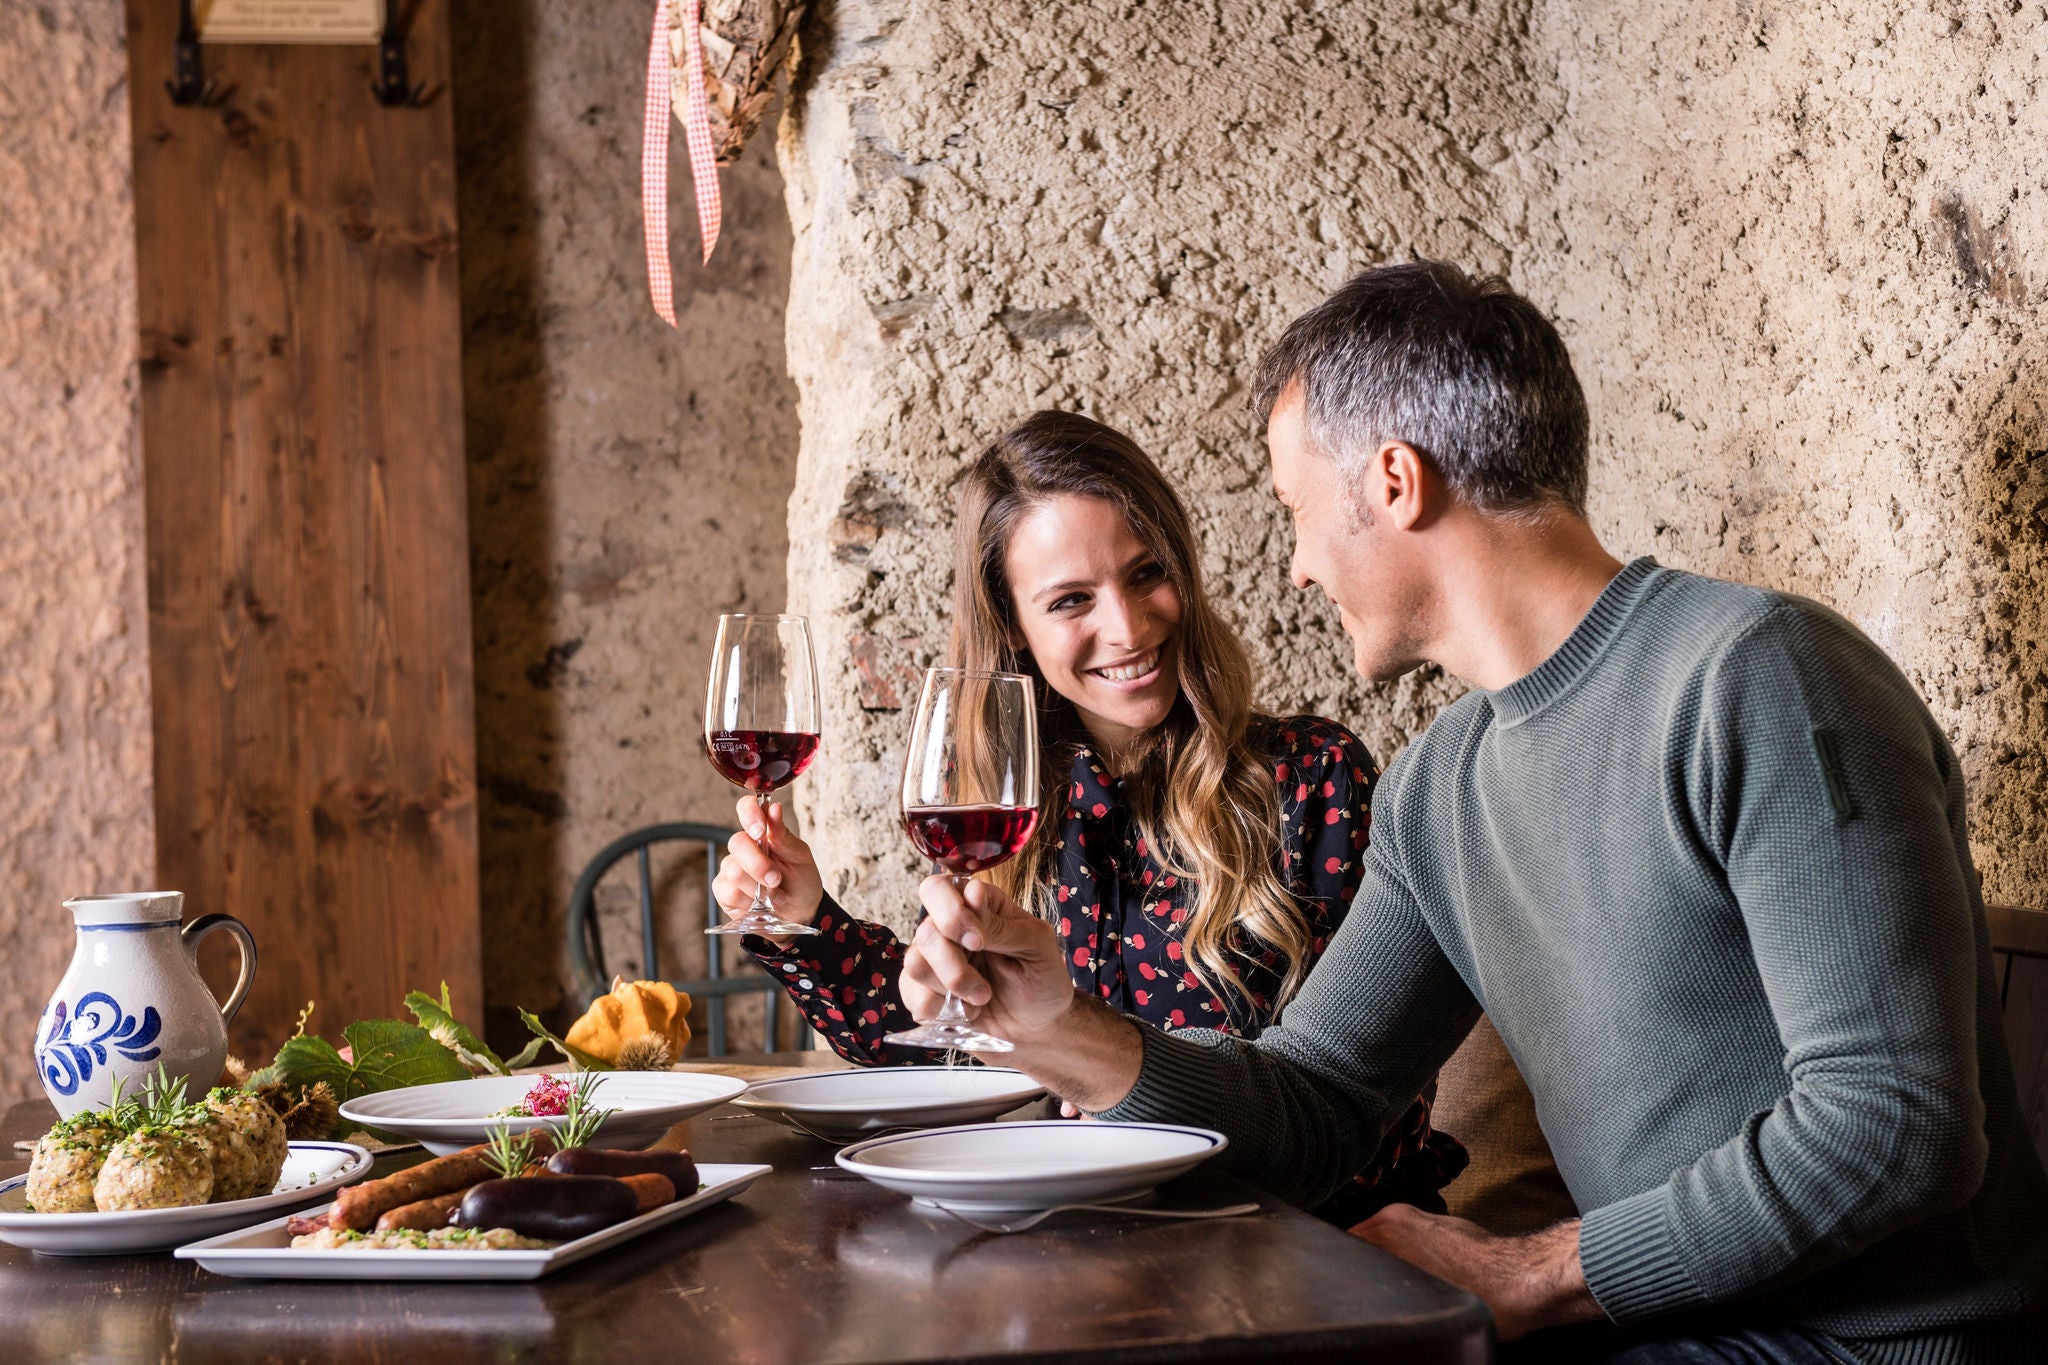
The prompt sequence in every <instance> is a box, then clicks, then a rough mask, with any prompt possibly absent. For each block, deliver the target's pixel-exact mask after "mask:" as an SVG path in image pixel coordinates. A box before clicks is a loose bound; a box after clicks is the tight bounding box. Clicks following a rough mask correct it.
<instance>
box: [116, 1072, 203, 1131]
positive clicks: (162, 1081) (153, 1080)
mask: <svg viewBox="0 0 2048 1365" xmlns="http://www.w3.org/2000/svg"><path fill="white" fill-rule="evenodd" d="M131 1103H132V1107H133V1108H134V1110H135V1124H134V1127H135V1128H169V1127H174V1126H175V1125H177V1124H178V1123H180V1122H182V1121H184V1120H185V1119H187V1118H189V1117H191V1115H192V1111H193V1110H195V1109H204V1108H205V1107H206V1106H205V1105H203V1104H188V1103H186V1102H185V1078H184V1077H182V1076H180V1077H179V1078H178V1079H177V1080H176V1081H173V1080H172V1079H171V1077H170V1073H169V1072H168V1071H166V1070H165V1069H164V1064H163V1063H162V1062H158V1063H157V1064H156V1075H154V1076H151V1077H150V1078H149V1079H148V1080H146V1081H144V1082H143V1083H142V1099H141V1101H140V1102H139V1103H134V1102H131ZM130 1131H133V1129H131V1130H130Z"/></svg>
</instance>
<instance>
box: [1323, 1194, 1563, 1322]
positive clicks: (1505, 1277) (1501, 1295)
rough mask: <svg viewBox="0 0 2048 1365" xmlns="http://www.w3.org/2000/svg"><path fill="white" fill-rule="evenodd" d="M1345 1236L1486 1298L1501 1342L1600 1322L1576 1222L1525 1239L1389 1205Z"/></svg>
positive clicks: (1460, 1220)
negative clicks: (1582, 1260)
mask: <svg viewBox="0 0 2048 1365" xmlns="http://www.w3.org/2000/svg"><path fill="white" fill-rule="evenodd" d="M1351 1233H1352V1235H1353V1236H1354V1237H1363V1238H1364V1239H1365V1240H1366V1241H1368V1242H1371V1243H1372V1244H1373V1245H1374V1246H1376V1247H1379V1248H1381V1249H1382V1250H1385V1251H1390V1252H1392V1253H1393V1254H1394V1255H1396V1256H1399V1257H1400V1258H1401V1259H1402V1260H1404V1261H1406V1262H1408V1263H1409V1264H1410V1265H1413V1266H1417V1267H1419V1268H1421V1269H1423V1270H1426V1271H1428V1272H1429V1273H1430V1274H1432V1275H1434V1276H1436V1277H1437V1278H1438V1279H1440V1280H1449V1281H1450V1282H1451V1283H1452V1284H1455V1285H1457V1286H1458V1287H1459V1288H1461V1289H1466V1290H1469V1291H1471V1292H1472V1293H1474V1294H1476V1295H1478V1296H1479V1297H1480V1298H1482V1299H1484V1300H1486V1306H1487V1307H1488V1308H1491V1309H1492V1310H1493V1324H1494V1332H1495V1334H1496V1335H1497V1336H1498V1337H1499V1338H1500V1340H1502V1341H1513V1340H1514V1339H1515V1338H1517V1337H1520V1336H1525V1335H1527V1334H1528V1333H1530V1332H1534V1331H1537V1330H1538V1329H1540V1328H1544V1327H1562V1326H1564V1325H1565V1324H1567V1323H1573V1322H1591V1321H1594V1320H1596V1319H1598V1318H1599V1317H1601V1316H1602V1314H1601V1312H1600V1305H1599V1304H1598V1303H1596V1302H1595V1301H1594V1299H1593V1295H1592V1292H1591V1291H1590V1290H1588V1289H1587V1288H1586V1276H1585V1272H1584V1271H1582V1270H1581V1269H1580V1268H1579V1220H1578V1219H1576V1218H1574V1219H1571V1220H1570V1221H1568V1222H1563V1223H1559V1224H1558V1225H1557V1226H1555V1227H1550V1228H1545V1229H1544V1230H1543V1231H1541V1232H1537V1233H1531V1234H1530V1235H1529V1236H1527V1237H1496V1236H1494V1235H1493V1234H1492V1233H1490V1232H1488V1231H1486V1229H1484V1228H1482V1227H1480V1226H1479V1225H1478V1224H1477V1223H1468V1222H1466V1221H1465V1220H1464V1219H1462V1218H1449V1217H1445V1216H1443V1215H1441V1214H1434V1213H1424V1212H1423V1211H1422V1210H1421V1209H1418V1208H1415V1207H1414V1206H1413V1205H1409V1204H1390V1205H1388V1206H1387V1207H1386V1208H1384V1209H1381V1210H1380V1211H1379V1212H1378V1213H1376V1214H1374V1215H1373V1216H1372V1217H1370V1218H1368V1219H1366V1220H1365V1221H1364V1222H1363V1223H1360V1224H1359V1225H1358V1226H1357V1227H1355V1228H1353V1229H1351Z"/></svg>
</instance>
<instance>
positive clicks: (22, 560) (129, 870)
mask: <svg viewBox="0 0 2048 1365" xmlns="http://www.w3.org/2000/svg"><path fill="white" fill-rule="evenodd" d="M125 32H126V25H125V21H124V20H123V18H122V12H121V5H120V3H119V0H79V2H77V3H65V4H59V3H56V2H55V0H49V2H48V3H41V4H24V3H13V4H8V5H5V6H0V127H4V128H5V129H6V130H7V132H6V136H5V137H4V138H0V202H4V203H5V205H6V210H5V222H4V226H0V432H4V433H5V437H4V440H0V585H4V586H0V945H4V948H0V1105H4V1104H9V1103H12V1102H14V1101H15V1100H18V1099H23V1098H26V1097H28V1096H30V1095H37V1094H40V1093H41V1091H40V1090H39V1089H38V1087H37V1085H36V1081H35V1063H34V1057H33V1040H34V1038H35V1033H36V1023H37V1017H38V1015H39V1014H40V1013H41V1010H42V1007H43V1003H44V1002H45V1001H46V1000H47V999H48V998H49V995H50V992H51V991H52V990H53V989H55V987H56V985H57V981H58V978H59V977H61V976H62V975H63V974H64V968H65V964H66V963H67V962H69V961H70V957H71V948H72V934H71V917H70V916H69V915H68V914H66V913H65V911H64V908H63V902H64V900H65V898H66V897H69V896H77V895H84V894H88V893H92V892H105V891H135V890H147V889H150V888H152V887H153V886H154V885H155V880H154V879H155V867H156V837H155V821H154V817H153V815H152V809H151V779H150V715H149V655H148V645H149V638H148V637H149V630H148V621H147V616H146V610H147V609H146V604H145V601H144V587H143V574H144V563H143V546H142V467H141V455H140V450H139V448H138V446H137V443H136V418H135V224H134V209H133V206H132V202H131V199H130V193H129V173H128V166H129V157H128V87H127V79H128V59H127V51H126V41H125Z"/></svg>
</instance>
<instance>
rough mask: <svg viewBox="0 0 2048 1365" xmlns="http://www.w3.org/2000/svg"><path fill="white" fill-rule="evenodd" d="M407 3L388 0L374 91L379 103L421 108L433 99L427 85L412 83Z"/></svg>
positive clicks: (385, 4) (372, 88)
mask: <svg viewBox="0 0 2048 1365" xmlns="http://www.w3.org/2000/svg"><path fill="white" fill-rule="evenodd" d="M406 8H407V6H406V4H405V0H384V36H383V37H382V38H380V39H378V40H377V78H376V79H375V80H373V81H371V82H370V90H371V92H372V93H374V94H375V95H376V96H377V103H379V104H382V105H386V106H390V107H406V108H415V109H416V108H418V107H419V106H420V105H422V104H425V103H426V102H427V101H428V99H429V98H430V96H429V95H428V94H427V83H426V82H425V81H421V82H420V83H419V84H417V85H414V84H413V83H412V77H411V74H410V73H409V72H408V71H407V70H406V66H405V20H404V18H402V17H401V15H400V11H401V10H403V9H406Z"/></svg>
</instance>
